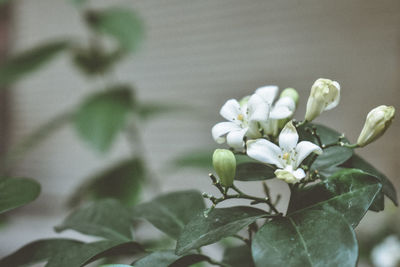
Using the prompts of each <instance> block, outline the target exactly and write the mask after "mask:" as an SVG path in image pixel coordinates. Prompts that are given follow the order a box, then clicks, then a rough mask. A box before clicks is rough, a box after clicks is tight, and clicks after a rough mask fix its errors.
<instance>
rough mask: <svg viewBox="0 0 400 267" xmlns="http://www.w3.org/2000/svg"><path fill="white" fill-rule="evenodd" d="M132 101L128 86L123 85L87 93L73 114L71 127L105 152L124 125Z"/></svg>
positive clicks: (97, 148)
mask: <svg viewBox="0 0 400 267" xmlns="http://www.w3.org/2000/svg"><path fill="white" fill-rule="evenodd" d="M133 104H134V100H133V96H132V93H131V90H130V88H129V87H127V86H123V85H122V86H115V87H113V88H110V89H108V90H107V91H105V92H101V93H97V94H95V95H91V96H90V97H89V98H88V99H86V100H85V101H84V102H83V103H82V105H81V106H80V107H79V109H78V111H77V113H76V114H75V118H74V123H75V128H76V130H77V132H78V134H79V136H80V137H81V138H82V139H83V140H85V141H86V142H87V143H88V144H89V145H91V146H92V147H93V148H94V149H96V150H98V151H100V152H106V151H108V150H109V149H110V147H111V145H112V143H113V141H114V139H115V137H116V136H117V134H118V132H120V131H121V130H122V129H123V128H124V127H125V125H126V123H127V119H128V114H129V113H130V112H131V111H132V109H133Z"/></svg>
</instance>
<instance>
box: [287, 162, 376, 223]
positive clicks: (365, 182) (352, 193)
mask: <svg viewBox="0 0 400 267" xmlns="http://www.w3.org/2000/svg"><path fill="white" fill-rule="evenodd" d="M381 188H382V186H381V185H380V184H379V183H378V180H377V179H376V178H375V177H373V176H371V175H369V174H368V173H365V172H363V171H361V170H357V169H344V170H342V171H339V172H338V173H336V174H334V175H333V176H331V177H329V178H328V179H326V180H324V181H322V182H320V183H318V184H315V185H312V186H309V187H306V188H305V189H303V190H292V194H291V196H290V202H289V207H288V214H289V213H295V212H296V213H297V212H299V210H302V209H313V210H315V209H316V210H328V211H329V210H334V211H337V212H339V213H340V214H342V215H343V217H344V218H345V219H346V220H347V221H348V223H349V224H351V225H352V226H353V227H356V226H357V225H358V223H359V222H360V220H361V219H362V217H363V216H364V215H365V213H366V212H367V211H368V208H369V207H370V206H371V204H372V202H373V201H374V199H375V197H376V196H377V195H378V193H379V192H380V190H381Z"/></svg>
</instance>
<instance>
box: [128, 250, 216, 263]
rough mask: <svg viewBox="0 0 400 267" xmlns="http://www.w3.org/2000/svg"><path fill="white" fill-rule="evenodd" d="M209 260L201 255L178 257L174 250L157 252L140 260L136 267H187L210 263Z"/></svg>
mask: <svg viewBox="0 0 400 267" xmlns="http://www.w3.org/2000/svg"><path fill="white" fill-rule="evenodd" d="M208 260H209V258H208V257H207V256H204V255H200V254H189V255H185V256H177V255H176V254H175V253H174V251H172V250H163V251H155V252H153V253H151V254H149V255H147V256H145V257H143V258H141V259H140V260H138V261H136V262H135V264H134V265H133V266H135V267H148V266H168V267H186V266H191V265H192V264H195V263H198V262H202V261H208Z"/></svg>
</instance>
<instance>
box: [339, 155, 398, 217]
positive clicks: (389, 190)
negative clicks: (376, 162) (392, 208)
mask: <svg viewBox="0 0 400 267" xmlns="http://www.w3.org/2000/svg"><path fill="white" fill-rule="evenodd" d="M343 165H344V166H345V167H348V168H356V169H360V170H363V171H364V172H367V173H369V174H371V175H373V176H375V177H376V178H377V179H378V180H379V182H380V183H381V184H382V192H383V194H385V195H386V196H387V197H388V198H390V200H392V201H393V203H394V204H395V205H396V206H397V205H398V201H397V193H396V189H395V188H394V186H393V184H392V183H391V182H390V180H389V179H388V178H387V177H386V175H384V174H383V173H381V172H380V171H378V170H377V169H375V167H374V166H372V165H371V164H370V163H369V162H367V161H366V160H365V159H363V158H362V157H360V156H359V155H354V156H353V157H351V158H350V159H349V160H348V161H347V162H345V163H344V164H343ZM380 198H381V200H380V201H381V202H382V205H381V209H380V210H383V196H381V197H380ZM378 206H380V205H378Z"/></svg>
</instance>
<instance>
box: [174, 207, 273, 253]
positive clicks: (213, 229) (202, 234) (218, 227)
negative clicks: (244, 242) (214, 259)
mask: <svg viewBox="0 0 400 267" xmlns="http://www.w3.org/2000/svg"><path fill="white" fill-rule="evenodd" d="M266 215H267V213H266V212H265V211H263V210H260V209H256V208H252V207H244V206H243V207H241V206H237V207H231V208H221V209H214V210H213V211H211V212H210V213H209V214H208V216H207V217H205V216H204V214H203V213H198V214H197V215H196V216H194V217H193V218H192V220H191V221H190V222H189V223H188V224H187V225H186V226H185V227H184V228H183V230H182V233H181V234H180V236H179V238H178V242H177V245H176V254H178V255H182V254H184V253H186V252H188V251H190V250H192V249H197V248H200V247H202V246H205V245H209V244H212V243H215V242H217V241H219V240H220V239H222V238H224V237H228V236H231V235H234V234H236V233H237V232H238V231H240V230H241V229H242V228H244V227H246V226H248V225H249V224H251V223H252V222H254V221H255V220H257V219H259V218H262V217H265V216H266Z"/></svg>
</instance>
